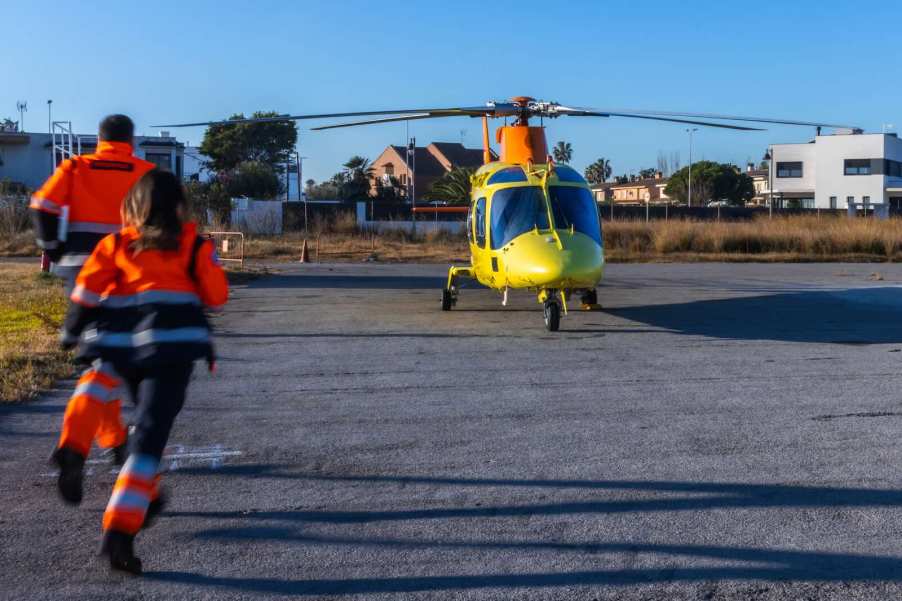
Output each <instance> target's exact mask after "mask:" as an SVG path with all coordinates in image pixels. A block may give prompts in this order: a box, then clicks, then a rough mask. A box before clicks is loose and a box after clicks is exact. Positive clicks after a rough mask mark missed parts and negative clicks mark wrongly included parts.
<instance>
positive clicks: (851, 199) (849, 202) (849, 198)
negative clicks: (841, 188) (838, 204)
mask: <svg viewBox="0 0 902 601" xmlns="http://www.w3.org/2000/svg"><path fill="white" fill-rule="evenodd" d="M846 206H847V207H853V206H855V197H854V196H846Z"/></svg>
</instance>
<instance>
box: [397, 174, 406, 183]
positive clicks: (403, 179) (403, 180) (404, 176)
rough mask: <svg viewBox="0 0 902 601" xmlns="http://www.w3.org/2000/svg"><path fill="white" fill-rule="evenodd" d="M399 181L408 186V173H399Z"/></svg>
mask: <svg viewBox="0 0 902 601" xmlns="http://www.w3.org/2000/svg"><path fill="white" fill-rule="evenodd" d="M398 182H399V183H400V184H401V185H402V186H406V185H407V174H406V173H402V174H401V175H399V176H398Z"/></svg>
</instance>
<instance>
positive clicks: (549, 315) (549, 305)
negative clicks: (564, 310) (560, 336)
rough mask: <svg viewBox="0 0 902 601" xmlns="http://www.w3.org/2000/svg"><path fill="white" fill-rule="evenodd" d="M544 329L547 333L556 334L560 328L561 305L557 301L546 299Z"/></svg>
mask: <svg viewBox="0 0 902 601" xmlns="http://www.w3.org/2000/svg"><path fill="white" fill-rule="evenodd" d="M543 313H544V314H545V328H546V329H547V330H548V331H549V332H557V331H558V328H559V327H560V326H561V304H560V303H559V302H558V301H557V299H553V298H552V299H548V300H546V301H545V304H544V311H543Z"/></svg>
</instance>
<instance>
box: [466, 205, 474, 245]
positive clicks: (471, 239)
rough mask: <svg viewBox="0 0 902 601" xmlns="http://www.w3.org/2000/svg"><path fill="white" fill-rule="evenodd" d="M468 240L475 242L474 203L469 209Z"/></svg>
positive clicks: (471, 242)
mask: <svg viewBox="0 0 902 601" xmlns="http://www.w3.org/2000/svg"><path fill="white" fill-rule="evenodd" d="M474 204H475V203H474ZM467 240H469V241H470V244H473V205H472V204H471V205H470V208H469V210H468V211H467Z"/></svg>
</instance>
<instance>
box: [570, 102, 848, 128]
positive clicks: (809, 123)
mask: <svg viewBox="0 0 902 601" xmlns="http://www.w3.org/2000/svg"><path fill="white" fill-rule="evenodd" d="M561 108H568V107H561ZM571 110H586V111H596V112H600V113H606V114H613V113H618V114H619V115H620V116H623V117H626V116H632V115H646V116H654V117H691V118H698V119H717V120H723V121H751V122H754V123H773V124H775V125H803V126H808V127H831V128H849V129H851V128H852V127H853V126H850V125H836V124H833V123H819V122H816V121H796V120H793V119H773V118H770V117H746V116H741V115H720V114H716V113H681V112H676V111H654V110H650V111H643V110H640V109H614V110H611V111H608V110H605V109H593V108H587V109H579V108H574V109H571Z"/></svg>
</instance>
